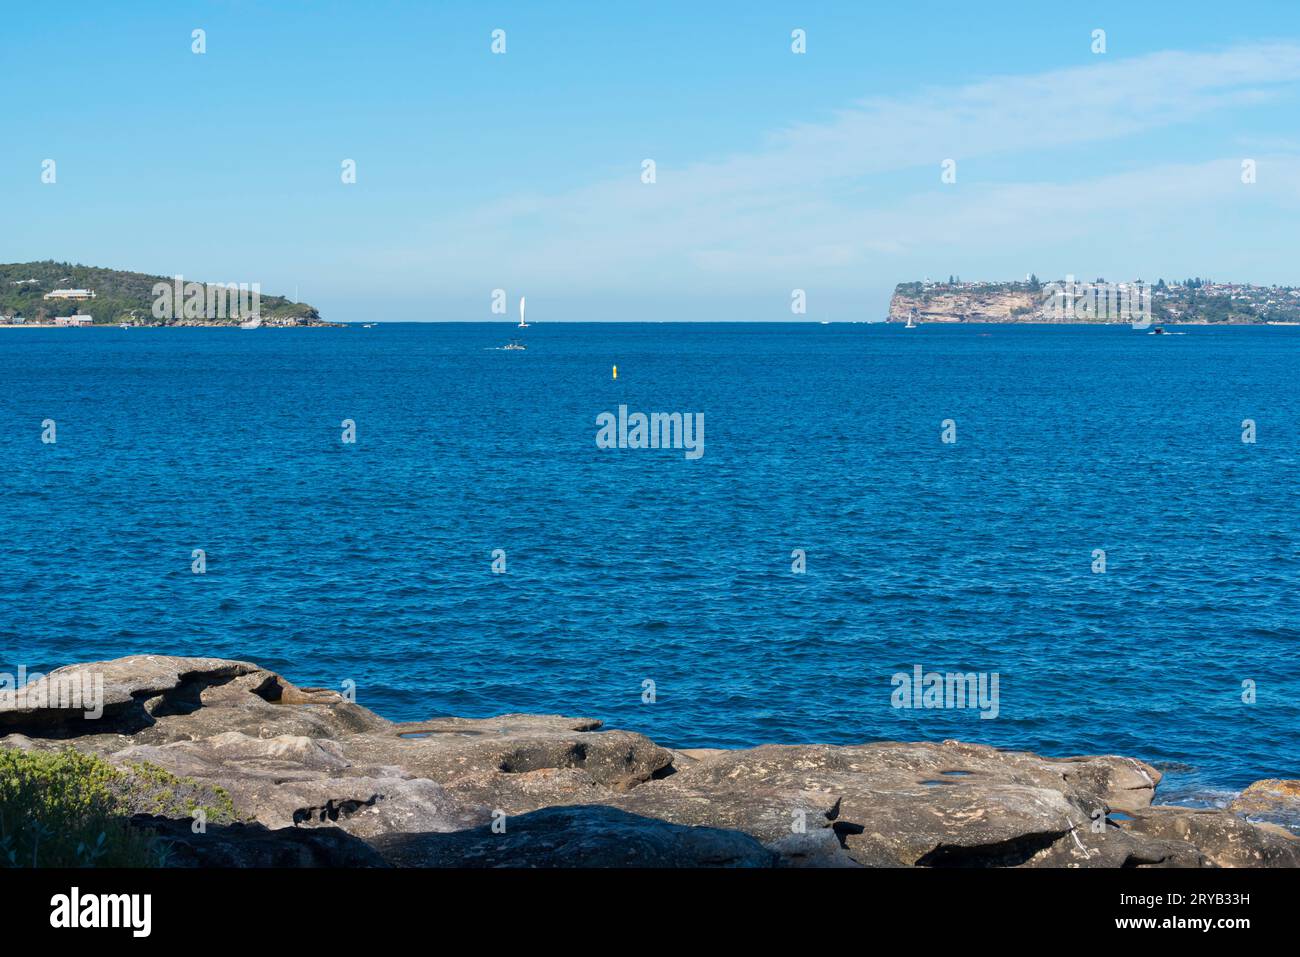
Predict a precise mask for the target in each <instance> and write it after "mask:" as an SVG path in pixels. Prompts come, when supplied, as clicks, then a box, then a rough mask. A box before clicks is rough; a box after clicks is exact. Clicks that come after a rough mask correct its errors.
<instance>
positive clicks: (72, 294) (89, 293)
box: [45, 289, 95, 300]
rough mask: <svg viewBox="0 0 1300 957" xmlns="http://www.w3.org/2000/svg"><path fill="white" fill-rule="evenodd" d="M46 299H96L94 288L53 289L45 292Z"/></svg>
mask: <svg viewBox="0 0 1300 957" xmlns="http://www.w3.org/2000/svg"><path fill="white" fill-rule="evenodd" d="M45 298H46V299H78V300H79V299H94V298H95V291H94V290H93V289H53V290H51V291H50V292H47V293H46V294H45Z"/></svg>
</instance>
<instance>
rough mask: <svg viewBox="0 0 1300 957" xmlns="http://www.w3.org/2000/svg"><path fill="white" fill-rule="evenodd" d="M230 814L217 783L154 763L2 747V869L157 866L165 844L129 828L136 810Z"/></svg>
mask: <svg viewBox="0 0 1300 957" xmlns="http://www.w3.org/2000/svg"><path fill="white" fill-rule="evenodd" d="M200 810H201V811H203V812H204V814H206V815H207V819H208V821H209V822H210V823H215V824H222V823H228V822H230V821H233V820H235V819H236V814H235V808H234V805H233V804H232V803H231V800H230V796H229V795H228V794H227V793H226V792H225V791H224V790H222V789H221V788H212V787H209V786H206V785H202V784H199V783H198V782H196V781H194V780H192V779H190V778H178V777H176V776H175V775H174V774H171V773H170V772H168V771H164V770H163V769H162V768H159V767H157V766H156V765H152V764H133V765H129V766H128V767H126V768H116V767H114V766H113V765H111V764H109V763H108V762H107V761H105V760H103V759H102V758H98V757H95V756H94V755H90V754H82V753H81V752H79V751H72V750H67V751H16V750H10V749H0V867H157V866H160V865H162V864H165V863H166V858H167V848H166V846H165V845H164V844H163V843H162V842H160V841H158V840H157V838H155V837H154V836H153V835H151V834H149V833H148V832H147V831H143V830H139V829H136V828H133V827H131V826H130V824H129V823H128V820H129V818H130V815H131V814H133V813H137V812H140V811H145V812H148V813H151V814H158V815H162V816H164V817H192V816H194V815H195V814H196V813H197V812H198V811H200Z"/></svg>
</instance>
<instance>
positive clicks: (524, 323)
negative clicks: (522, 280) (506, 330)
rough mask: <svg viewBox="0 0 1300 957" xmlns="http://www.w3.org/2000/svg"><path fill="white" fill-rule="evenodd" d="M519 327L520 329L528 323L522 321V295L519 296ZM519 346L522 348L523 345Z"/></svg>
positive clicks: (524, 327)
mask: <svg viewBox="0 0 1300 957" xmlns="http://www.w3.org/2000/svg"><path fill="white" fill-rule="evenodd" d="M519 328H520V329H527V328H528V323H526V322H524V297H523V296H520V297H519ZM519 348H520V349H522V348H523V346H520V347H519Z"/></svg>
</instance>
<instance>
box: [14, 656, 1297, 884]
mask: <svg viewBox="0 0 1300 957" xmlns="http://www.w3.org/2000/svg"><path fill="white" fill-rule="evenodd" d="M86 675H91V676H97V677H102V680H103V687H104V695H103V698H104V707H103V714H102V716H100V717H99V718H97V719H95V720H90V719H87V718H86V717H85V716H84V715H83V713H82V712H81V711H80V710H72V709H67V708H64V709H60V708H58V707H57V706H51V702H52V703H53V704H54V705H57V703H58V701H57V699H58V695H57V694H53V695H51V696H49V700H48V701H47V700H45V698H43V696H42V692H43V691H48V690H53V689H54V684H53V683H55V682H66V681H67V680H69V679H71V678H81V677H83V676H86ZM42 685H44V687H42ZM87 686H88V687H89V685H87ZM0 746H3V747H6V748H18V749H37V750H55V749H62V748H69V747H71V748H75V749H78V750H80V751H84V752H89V753H93V754H95V755H98V756H100V757H102V758H104V759H105V760H107V761H108V762H109V763H111V764H113V765H116V766H120V767H130V768H137V769H138V768H141V767H148V768H161V769H164V770H165V771H166V772H168V774H169V777H168V780H175V779H176V778H180V779H181V780H183V781H185V782H186V787H187V788H189V789H191V790H192V791H193V792H194V793H195V794H196V795H200V796H201V795H202V794H203V793H204V792H211V793H219V794H220V795H221V800H222V801H223V802H225V806H227V807H233V820H231V821H226V822H220V823H218V822H209V823H208V824H207V826H206V829H198V831H197V832H196V829H195V828H194V827H193V826H191V822H190V821H189V820H188V819H186V818H184V817H178V816H175V815H172V816H169V815H160V814H151V815H140V816H138V817H136V818H134V819H133V826H135V827H139V828H142V829H147V830H150V831H154V832H156V833H158V834H159V835H160V836H162V837H164V838H165V839H166V840H167V841H169V842H170V844H171V848H172V856H171V859H172V862H173V863H175V864H177V865H182V866H183V865H191V866H198V865H281V866H291V865H296V866H311V865H361V866H419V867H494V866H513V867H566V866H610V867H644V866H669V867H673V866H675V867H700V866H704V867H723V866H726V867H732V866H738V867H777V866H834V867H858V866H868V867H909V866H922V867H925V866H934V867H939V866H989V867H1000V866H1006V867H1129V866H1143V867H1147V866H1149V867H1258V866H1297V865H1300V840H1297V839H1296V838H1295V837H1293V836H1291V835H1290V834H1289V833H1288V832H1287V831H1286V830H1285V829H1284V828H1282V827H1279V826H1277V825H1275V824H1270V823H1254V822H1253V820H1252V819H1255V818H1268V817H1269V816H1270V814H1272V813H1274V812H1278V811H1280V810H1281V804H1282V803H1285V802H1287V801H1294V800H1295V795H1296V794H1297V783H1296V782H1288V781H1267V782H1261V783H1260V784H1259V785H1258V786H1256V787H1252V788H1251V789H1249V790H1248V791H1247V792H1246V793H1245V794H1244V795H1243V800H1244V803H1243V805H1242V806H1241V807H1240V808H1239V811H1240V812H1241V813H1238V812H1235V811H1233V810H1193V809H1188V808H1176V807H1159V806H1155V807H1153V806H1152V798H1153V796H1154V794H1155V791H1156V787H1157V785H1158V784H1159V782H1160V772H1159V771H1157V770H1156V769H1155V768H1153V767H1151V766H1150V765H1148V764H1145V763H1143V762H1142V761H1138V760H1135V759H1133V758H1125V757H1117V756H1114V755H1103V756H1092V757H1067V758H1049V757H1040V756H1039V755H1035V754H1030V753H1027V752H1015V751H999V750H996V749H994V748H990V747H985V746H981V745H971V744H962V743H960V742H956V741H945V742H942V743H896V742H878V743H872V744H863V745H851V746H831V745H820V744H806V745H788V746H778V745H766V746H763V747H758V748H751V749H746V750H739V751H714V750H693V751H691V750H688V751H681V750H677V751H675V750H671V749H668V748H663V747H660V746H658V745H656V744H655V743H654V742H653V741H651V740H649V739H648V738H646V737H644V736H642V735H639V734H634V733H631V732H627V731H616V730H604V729H603V728H602V727H601V723H600V722H599V721H595V720H591V719H587V718H568V717H561V716H558V715H520V714H515V715H502V716H500V717H495V718H486V719H465V718H434V719H430V720H428V721H421V722H409V723H395V722H391V721H387V720H385V719H384V718H381V717H380V716H378V715H376V714H374V713H373V712H371V711H369V710H367V709H366V708H363V707H361V706H359V705H357V704H354V703H351V702H349V701H348V700H346V699H345V698H344V697H342V696H341V695H339V694H337V693H335V692H333V691H325V690H320V689H312V688H299V687H296V686H295V685H293V684H291V683H290V682H288V681H286V680H285V679H284V678H282V677H280V676H279V675H277V674H275V673H273V672H270V671H267V670H266V669H264V668H260V667H258V666H257V665H255V664H252V663H249V662H241V661H227V660H222V659H214V658H174V657H164V656H154V655H147V656H135V657H130V658H121V659H118V660H115V661H109V662H100V663H94V664H84V665H74V666H71V667H69V668H63V669H59V670H58V671H56V672H53V673H52V674H51V675H50V676H48V677H47V678H45V679H42V681H41V682H38V683H37V684H36V685H35V686H31V687H29V688H28V689H26V691H25V693H24V694H23V695H22V696H17V695H15V694H14V693H13V692H9V693H7V694H0Z"/></svg>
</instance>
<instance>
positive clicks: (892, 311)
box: [889, 284, 1050, 322]
mask: <svg viewBox="0 0 1300 957" xmlns="http://www.w3.org/2000/svg"><path fill="white" fill-rule="evenodd" d="M910 285H915V284H910ZM1041 300H1042V296H1041V294H1038V293H1034V292H1029V291H1019V290H1015V291H1012V290H1007V291H982V290H954V291H950V292H940V291H926V292H919V291H913V290H911V289H910V288H909V286H900V287H899V288H898V289H896V290H895V291H894V296H893V298H892V299H890V301H889V321H890V322H906V321H907V317H908V315H909V314H910V315H912V316H913V317H914V321H916V322H1026V321H1033V322H1047V321H1050V320H1049V319H1048V318H1046V317H1045V316H1043V315H1042V309H1041V308H1040V307H1041V305H1042V302H1041ZM914 310H915V311H914Z"/></svg>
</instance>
